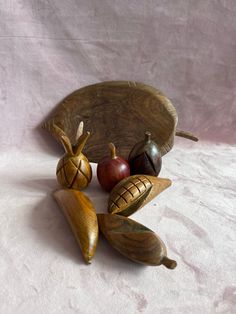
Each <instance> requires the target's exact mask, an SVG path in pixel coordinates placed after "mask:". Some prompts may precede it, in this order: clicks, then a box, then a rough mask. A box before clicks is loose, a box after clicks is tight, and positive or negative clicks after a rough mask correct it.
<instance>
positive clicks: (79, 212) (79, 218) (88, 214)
mask: <svg viewBox="0 0 236 314" xmlns="http://www.w3.org/2000/svg"><path fill="white" fill-rule="evenodd" d="M53 195H54V198H55V199H56V201H57V203H58V204H59V206H60V207H61V209H62V211H63V212H64V214H65V216H66V218H67V220H68V222H69V224H70V226H71V229H72V231H73V233H74V235H75V238H76V240H77V242H78V243H79V246H80V248H81V251H82V255H83V257H84V259H85V261H86V262H87V263H91V259H92V258H93V256H94V254H95V251H96V247H97V242H98V221H97V216H96V211H95V209H94V207H93V204H92V202H91V201H90V200H89V198H88V197H87V196H86V195H85V194H84V193H82V192H80V191H78V190H72V189H61V190H57V191H56V192H54V193H53Z"/></svg>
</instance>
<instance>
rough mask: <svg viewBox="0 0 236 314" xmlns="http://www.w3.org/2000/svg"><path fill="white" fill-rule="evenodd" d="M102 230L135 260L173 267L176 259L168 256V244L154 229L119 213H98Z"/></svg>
mask: <svg viewBox="0 0 236 314" xmlns="http://www.w3.org/2000/svg"><path fill="white" fill-rule="evenodd" d="M97 216H98V224H99V228H100V230H101V232H102V233H103V235H104V236H105V238H106V239H107V240H108V241H109V242H110V244H111V245H112V246H113V247H114V248H115V249H116V250H117V251H119V252H120V253H121V254H122V255H124V256H126V257H128V258H129V259H131V260H132V261H134V262H137V263H141V264H146V265H152V266H158V265H164V266H166V267H167V268H170V269H173V268H175V267H176V266H177V263H176V261H174V260H171V259H169V258H168V257H167V250H166V246H165V244H164V243H163V241H162V240H161V239H160V238H159V237H158V235H157V234H155V233H154V232H153V231H152V230H150V229H148V228H147V227H145V226H144V225H141V224H140V223H138V222H136V221H134V220H132V219H130V218H127V217H123V216H119V215H111V214H98V215H97Z"/></svg>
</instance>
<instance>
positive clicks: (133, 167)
mask: <svg viewBox="0 0 236 314" xmlns="http://www.w3.org/2000/svg"><path fill="white" fill-rule="evenodd" d="M161 164H162V159H161V152H160V150H159V148H158V146H157V144H156V143H155V142H154V141H152V140H151V133H150V132H145V138H144V140H142V141H141V142H138V143H137V144H135V145H134V147H133V148H132V150H131V152H130V154H129V165H130V172H131V174H147V175H150V176H158V174H159V172H160V171H161Z"/></svg>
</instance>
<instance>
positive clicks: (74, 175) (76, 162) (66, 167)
mask: <svg viewBox="0 0 236 314" xmlns="http://www.w3.org/2000/svg"><path fill="white" fill-rule="evenodd" d="M89 136H90V132H86V133H84V134H82V135H81V136H80V137H79V138H78V142H77V144H76V145H75V146H74V147H72V145H71V142H70V140H69V138H68V137H67V136H66V134H65V133H64V132H63V133H61V135H60V139H61V142H62V144H63V146H64V148H65V151H66V153H65V155H64V156H63V157H62V158H61V159H60V160H59V162H58V164H57V170H56V174H57V181H58V183H59V184H60V185H62V186H63V187H64V188H69V189H77V190H82V189H84V188H86V187H87V186H88V184H89V183H90V181H91V179H92V168H91V166H90V163H89V161H88V159H87V158H86V157H85V155H84V154H82V150H83V148H84V146H85V144H86V142H87V140H88V138H89Z"/></svg>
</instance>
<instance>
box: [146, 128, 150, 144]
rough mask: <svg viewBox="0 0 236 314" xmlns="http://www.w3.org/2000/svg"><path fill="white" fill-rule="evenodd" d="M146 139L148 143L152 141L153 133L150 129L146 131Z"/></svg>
mask: <svg viewBox="0 0 236 314" xmlns="http://www.w3.org/2000/svg"><path fill="white" fill-rule="evenodd" d="M145 141H146V142H147V143H148V142H150V141H151V133H150V132H149V131H146V132H145Z"/></svg>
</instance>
